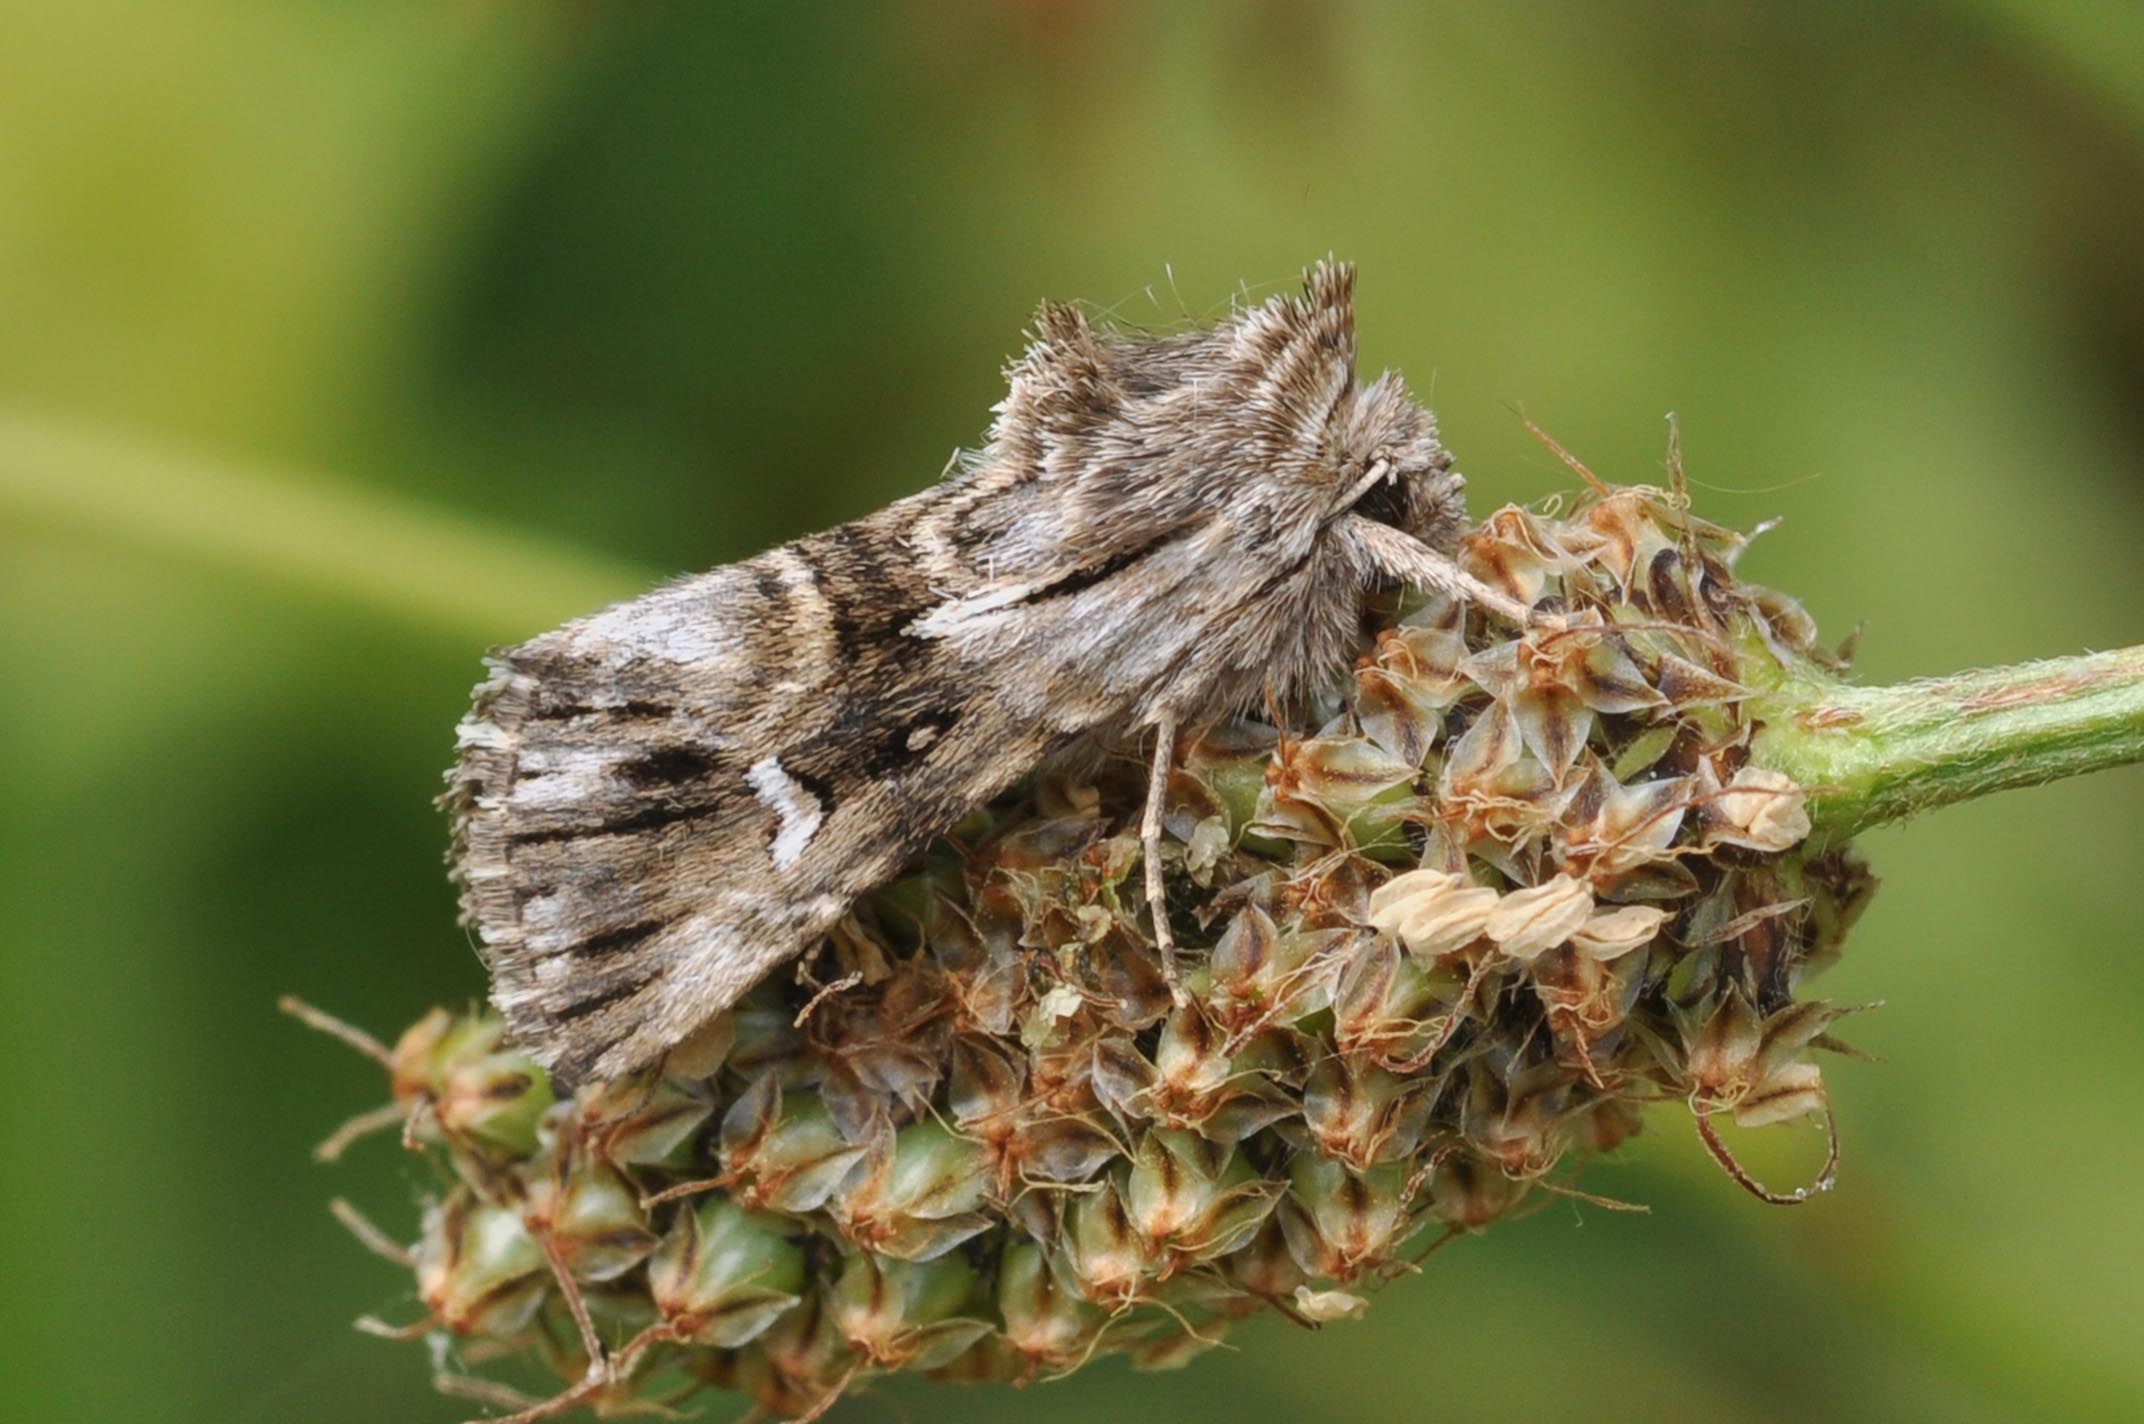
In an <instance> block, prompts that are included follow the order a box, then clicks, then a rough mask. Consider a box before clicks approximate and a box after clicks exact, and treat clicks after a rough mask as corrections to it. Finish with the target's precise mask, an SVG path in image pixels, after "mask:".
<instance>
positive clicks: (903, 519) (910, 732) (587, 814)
mask: <svg viewBox="0 0 2144 1424" xmlns="http://www.w3.org/2000/svg"><path fill="white" fill-rule="evenodd" d="M1352 292H1353V273H1352V270H1351V269H1350V268H1348V267H1345V266H1342V265H1338V264H1332V263H1327V264H1322V265H1320V266H1319V267H1317V268H1315V269H1313V270H1312V271H1311V272H1310V273H1308V274H1307V275H1306V279H1305V291H1304V294H1303V295H1302V296H1301V297H1277V298H1275V299H1273V300H1271V301H1268V302H1265V303H1263V304H1261V305H1258V306H1256V307H1252V308H1249V309H1247V310H1244V311H1241V312H1239V313H1237V314H1236V315H1234V316H1233V317H1231V318H1230V319H1229V320H1227V321H1224V322H1222V323H1220V324H1219V325H1216V326H1213V327H1210V328H1205V329H1201V330H1195V331H1189V332H1182V333H1175V334H1170V335H1164V336H1151V335H1142V334H1137V333H1105V332H1098V331H1096V330H1095V329H1093V328H1092V327H1091V326H1090V325H1089V323H1088V322H1087V320H1086V319H1085V317H1084V316H1083V315H1082V314H1081V313H1080V312H1078V311H1077V310H1076V309H1074V308H1070V307H1049V308H1045V309H1044V311H1043V313H1042V314H1041V315H1040V316H1039V317H1038V318H1037V321H1036V325H1035V329H1034V332H1033V340H1032V342H1031V344H1030V345H1029V346H1028V348H1027V350H1026V351H1025V352H1024V353H1023V354H1022V355H1021V356H1020V357H1019V358H1018V359H1017V360H1016V361H1015V362H1014V363H1013V364H1012V366H1011V367H1010V368H1009V371H1008V377H1009V390H1008V393H1007V395H1006V398H1005V400H1004V401H1003V402H1002V403H1001V404H1000V406H999V407H998V416H997V420H996V422H995V423H994V425H993V426H992V429H991V432H990V438H989V441H988V443H987V444H986V445H985V446H984V448H983V449H982V450H981V451H980V452H979V453H978V454H976V455H975V456H973V457H972V458H968V459H964V460H962V461H959V462H956V465H955V466H954V468H952V469H951V470H950V471H949V472H948V473H947V475H946V476H945V477H944V478H943V479H941V481H940V482H939V483H938V484H936V485H934V486H932V487H931V488H929V489H927V490H925V491H923V492H922V493H919V494H917V495H913V496H910V497H909V498H907V499H903V500H901V501H899V502H897V503H895V504H893V505H891V506H889V507H887V508H885V509H883V510H880V511H878V512H877V513H875V514H872V515H870V516H868V517H866V518H864V519H861V520H858V521H856V522H854V523H851V524H845V525H842V526H840V527H838V528H835V529H832V530H828V531H826V532H825V533H821V534H815V535H812V536H810V537H808V538H805V539H801V540H798V541H797V542H795V543H793V544H788V545H785V546H783V547H781V548H778V549H775V550H772V551H770V552H768V553H765V554H762V555H760V556H759V557H757V558H754V559H751V560H748V561H746V562H744V563H740V564H735V565H731V566H728V567H725V568H721V569H716V570H714V571H713V572H711V573H706V574H701V575H697V576H694V577H690V578H685V579H682V580H679V581H678V582H676V583H673V584H670V585H668V586H667V587H665V588H662V589H659V590H657V591H656V592H654V593H651V594H648V595H647V596H645V597H643V598H639V599H635V600H632V601H630V602H626V603H621V604H618V605H616V606H614V607H612V608H609V609H606V610H603V611H602V612H599V613H596V614H593V615H591V616H589V617H587V618H583V619H580V620H578V621H576V622H573V623H569V624H567V625H566V626H565V627H563V628H560V629H557V630H555V631H553V632H550V633H546V634H544V635H542V636H541V637H538V638H535V639H532V640H531V641H529V642H527V643H524V644H522V645H520V646H519V647H516V648H512V649H508V650H506V651H504V652H502V653H500V654H498V655H497V656H496V658H495V660H494V662H493V671H494V675H493V677H492V678H491V679H490V680H489V681H487V682H486V683H484V684H483V685H482V686H480V687H479V688H478V689H477V693H476V698H475V704H474V706H473V707H472V709H471V711H470V713H469V716H468V718H467V719H466V720H465V721H464V722H463V723H462V728H461V740H460V751H461V757H460V762H459V764H458V765H457V766H456V767H455V769H454V770H453V771H452V772H451V773H450V777H449V779H450V789H449V791H448V794H447V797H446V798H445V799H446V803H447V805H448V806H449V808H450V809H451V811H452V814H453V818H454V827H455V834H454V847H453V851H452V854H451V859H452V863H453V866H454V873H455V877H456V879H457V881H458V882H459V884H460V887H461V898H462V908H463V913H464V918H465V919H466V920H467V922H468V923H470V924H471V925H472V926H473V927H474V929H475V930H476V933H477V936H478V938H479V940H480V942H481V945H482V948H483V954H484V958H485V960H486V962H487V964H488V965H489V966H490V969H491V972H492V976H493V990H492V995H493V998H494V1000H495V1001H496V1002H497V1004H498V1005H499V1007H500V1009H501V1011H502V1012H503V1013H505V1015H506V1016H507V1019H508V1021H509V1023H510V1024H511V1025H512V1026H513V1029H514V1031H515V1033H516V1034H517V1035H518V1036H519V1037H520V1038H521V1039H522V1040H523V1041H524V1042H525V1043H526V1044H527V1045H528V1046H529V1048H530V1049H531V1050H532V1051H533V1052H534V1053H535V1054H536V1055H537V1057H539V1058H540V1059H542V1060H543V1061H544V1062H545V1063H546V1064H548V1065H549V1066H551V1067H552V1068H553V1069H554V1070H555V1071H557V1072H559V1073H561V1074H562V1075H565V1076H566V1077H568V1078H572V1077H578V1076H583V1075H588V1074H594V1075H598V1076H613V1075H618V1074H623V1073H627V1072H631V1071H635V1070H638V1069H641V1068H644V1067H646V1066H648V1065H649V1064H651V1063H653V1062H655V1061H657V1060H658V1059H660V1058H661V1057H662V1056H663V1055H664V1054H665V1053H666V1052H667V1051H668V1050H670V1049H671V1048H672V1047H674V1046H676V1045H677V1044H678V1043H680V1042H682V1041H683V1040H684V1039H686V1038H687V1037H688V1036H689V1035H690V1034H692V1033H693V1032H694V1031H695V1030H697V1029H698V1028H699V1027H701V1026H702V1025H703V1024H705V1023H706V1022H707V1021H708V1020H709V1019H711V1018H712V1017H713V1016H714V1015H716V1014H718V1013H720V1012H721V1011H722V1010H723V1009H724V1008H726V1007H727V1006H728V1005H729V1004H730V1003H732V1002H733V1001H734V1000H735V999H736V998H737V997H738V996H739V995H741V994H742V993H744V992H745V991H746V990H747V989H749V988H750V987H751V986H752V985H753V984H754V983H756V982H757V981H758V980H759V979H761V978H762V977H764V976H765V975H766V974H767V973H768V972H769V971H770V970H772V969H773V968H775V967H776V966H778V965H780V964H781V963H783V962H785V961H786V960H788V959H791V958H793V957H795V956H796V955H797V954H799V953H801V952H802V951H804V950H805V949H807V948H808V947H810V946H811V945H812V944H813V943H814V942H816V941H817V939H818V938H819V937H820V936H821V935H822V934H823V933H824V932H825V931H826V930H827V929H828V928H829V927H830V926H831V925H832V924H833V923H834V921H835V920H837V919H838V918H839V917H840V916H841V915H842V914H844V913H845V912H846V911H847V910H848V908H849V907H850V906H851V905H852V904H853V903H854V901H855V899H856V898H857V897H858V896H860V895H862V894H864V893H865V892H867V891H869V890H870V889H872V888H873V887H874V886H876V885H878V884H880V883H882V882H884V881H885V880H887V879H889V878H890V877H892V876H893V875H894V874H896V873H897V872H898V871H899V869H900V868H901V866H902V864H903V863H904V862H905V861H907V860H908V859H910V858H911V857H912V856H914V855H915V854H916V853H917V852H918V851H920V850H921V849H922V848H923V847H924V845H925V844H926V843H927V842H928V841H929V840H930V839H931V838H932V837H933V836H935V835H937V834H939V833H940V832H942V831H943V830H945V829H946V828H947V827H948V826H950V825H952V824H953V823H954V822H955V821H957V820H959V819H960V818H961V817H962V816H963V815H965V814H966V813H967V812H968V811H970V810H972V809H974V808H975V807H976V806H978V805H980V804H981V803H983V802H984V801H987V800H989V799H990V798H991V797H993V796H995V795H997V794H998V793H1000V792H1001V791H1003V790H1005V789H1006V788H1007V787H1009V786H1010V785H1011V784H1012V783H1013V782H1015V781H1016V780H1018V779H1019V778H1020V777H1021V776H1022V775H1024V774H1025V773H1026V772H1028V771H1029V770H1030V769H1032V768H1033V766H1034V765H1035V764H1036V763H1037V762H1038V761H1040V760H1042V759H1043V758H1044V757H1045V756H1047V755H1049V754H1050V753H1051V752H1052V751H1053V750H1055V749H1057V748H1059V747H1061V746H1063V745H1064V744H1065V743H1066V742H1068V741H1070V740H1072V739H1074V738H1078V737H1081V736H1084V735H1090V734H1096V735H1124V734H1132V733H1140V732H1142V731H1144V730H1146V729H1152V730H1153V731H1154V733H1155V736H1154V741H1155V744H1156V745H1155V756H1156V761H1157V767H1158V768H1162V769H1164V770H1163V772H1162V774H1163V776H1164V777H1165V768H1166V764H1167V763H1166V758H1167V756H1168V753H1169V750H1170V744H1171V742H1172V740H1173V737H1174V734H1175V731H1176V729H1177V727H1178V726H1179V725H1184V724H1191V723H1196V722H1198V721H1200V720H1203V719H1207V718H1211V717H1215V716H1219V715H1221V714H1224V713H1226V712H1229V711H1231V710H1234V709H1236V708H1238V707H1242V706H1245V705H1249V704H1254V703H1256V702H1258V701H1260V700H1262V699H1263V698H1265V697H1267V696H1268V695H1272V696H1275V697H1278V698H1279V699H1280V700H1281V701H1282V702H1283V704H1284V705H1286V704H1288V703H1291V702H1294V701H1296V700H1299V699H1300V698H1301V697H1302V696H1304V695H1306V694H1307V693H1309V692H1311V691H1314V690H1315V689H1316V688H1318V687H1319V686H1321V685H1322V684H1323V683H1324V682H1326V681H1327V680H1329V679H1331V678H1333V677H1335V676H1337V675H1339V674H1341V673H1342V672H1344V670H1345V667H1346V662H1347V658H1348V654H1349V649H1350V647H1351V645H1352V643H1353V641H1354V640H1355V638H1356V637H1358V636H1359V634H1360V631H1361V629H1360V620H1361V607H1362V597H1363V594H1364V592H1365V590H1366V588H1368V587H1370V586H1373V585H1375V584H1377V583H1379V582H1394V581H1399V580H1402V579H1405V580H1411V581H1424V582H1428V583H1431V584H1433V585H1435V586H1437V587H1439V588H1443V589H1445V590H1447V591H1452V592H1457V593H1459V594H1461V595H1462V596H1469V597H1474V598H1476V599H1477V600H1482V601H1484V606H1487V607H1489V608H1492V609H1493V610H1494V611H1497V612H1499V613H1504V614H1507V615H1512V616H1523V615H1524V610H1523V609H1522V608H1519V607H1518V606H1517V605H1515V604H1512V603H1511V602H1510V601H1509V600H1508V599H1505V598H1503V597H1502V596H1501V595H1498V594H1496V593H1495V592H1494V591H1493V590H1489V589H1486V588H1484V587H1483V586H1481V585H1480V584H1478V583H1476V582H1474V581H1473V580H1471V579H1469V578H1467V576H1466V575H1464V574H1463V573H1462V572H1461V571H1460V570H1459V569H1458V568H1457V567H1456V566H1455V565H1454V564H1453V563H1452V561H1451V559H1450V558H1449V557H1448V555H1447V553H1446V551H1448V550H1449V549H1451V548H1452V547H1453V546H1454V544H1455V542H1456V540H1457V538H1458V535H1459V532H1460V529H1461V524H1462V520H1463V511H1462V509H1461V506H1460V503H1459V497H1458V488H1459V481H1458V479H1457V477H1456V476H1454V475H1452V474H1451V473H1450V463H1451V461H1450V457H1449V456H1448V455H1447V454H1446V453H1445V451H1444V449H1443V447H1442V446H1441V445H1439V444H1438V442H1437V439H1436V427H1435V424H1434V421H1433V420H1432V418H1431V417H1430V415H1429V412H1427V411H1426V410H1424V409H1422V408H1421V407H1420V406H1418V405H1416V404H1415V403H1414V402H1413V400H1412V399H1411V398H1409V397H1408V396H1407V394H1406V391H1405V388H1404V387H1403V386H1402V385H1400V383H1399V382H1398V380H1397V379H1396V378H1395V377H1392V376H1390V375H1387V376H1385V377H1383V378H1381V379H1379V380H1378V381H1377V382H1375V383H1373V384H1372V385H1371V386H1369V387H1368V388H1359V387H1357V386H1356V384H1355V373H1354V349H1355V348H1354V323H1353V309H1352ZM1159 784H1165V783H1162V782H1160V781H1157V785H1159ZM1150 801H1152V802H1153V804H1151V805H1150V806H1149V807H1148V811H1147V815H1146V816H1145V818H1144V823H1143V825H1142V832H1143V839H1144V842H1145V846H1146V854H1147V857H1148V869H1147V872H1146V882H1147V887H1148V891H1149V899H1150V901H1151V903H1152V907H1153V908H1152V912H1153V916H1154V920H1153V924H1154V933H1155V935H1156V938H1157V941H1158V942H1159V944H1160V945H1161V947H1162V948H1163V950H1164V951H1165V953H1164V958H1165V960H1168V961H1171V962H1173V954H1172V953H1170V952H1169V951H1171V948H1172V946H1171V940H1170V936H1169V927H1168V922H1167V912H1166V905H1165V902H1164V898H1163V893H1162V892H1163V880H1162V876H1161V874H1160V866H1161V854H1162V847H1161V817H1160V814H1159V801H1158V799H1157V798H1150Z"/></svg>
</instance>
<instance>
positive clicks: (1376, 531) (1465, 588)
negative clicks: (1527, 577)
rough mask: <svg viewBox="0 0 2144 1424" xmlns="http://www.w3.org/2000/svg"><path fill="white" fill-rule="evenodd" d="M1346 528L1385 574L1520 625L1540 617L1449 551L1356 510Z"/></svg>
mask: <svg viewBox="0 0 2144 1424" xmlns="http://www.w3.org/2000/svg"><path fill="white" fill-rule="evenodd" d="M1347 529H1348V533H1349V534H1351V535H1353V536H1354V539H1355V542H1356V545H1357V547H1358V548H1360V549H1361V550H1362V552H1363V554H1364V555H1365V556H1366V557H1367V559H1368V561H1369V563H1370V566H1371V567H1372V568H1374V569H1376V570H1377V571H1378V572H1379V573H1381V574H1383V575H1384V576H1385V577H1386V578H1391V579H1398V580H1399V581H1400V582H1402V583H1411V584H1414V585H1415V586H1417V587H1419V588H1433V589H1435V590H1437V591H1438V592H1439V593H1448V594H1450V595H1451V596H1452V597H1454V598H1458V599H1463V600H1465V601H1466V602H1468V603H1471V604H1473V605H1474V606H1475V607H1476V608H1481V609H1486V610H1487V611H1488V612H1491V613H1494V614H1497V615H1498V616H1500V617H1504V618H1508V619H1510V620H1511V621H1512V622H1514V623H1516V624H1518V625H1519V626H1520V627H1522V628H1524V627H1527V626H1529V625H1531V624H1533V623H1536V622H1539V621H1541V620H1540V619H1538V618H1536V617H1535V615H1534V611H1533V610H1532V609H1531V608H1528V607H1527V606H1526V605H1525V604H1523V603H1521V602H1519V601H1518V600H1517V599H1516V598H1513V597H1512V596H1511V595H1510V594H1508V593H1504V592H1502V591H1500V590H1498V589H1493V588H1491V587H1489V585H1487V584H1485V583H1483V582H1482V581H1481V580H1480V579H1478V578H1476V577H1474V575H1472V574H1470V573H1468V572H1467V571H1466V570H1465V569H1462V568H1461V567H1459V563H1458V561H1457V560H1455V559H1454V558H1452V556H1451V555H1449V554H1440V553H1438V552H1437V551H1436V550H1435V549H1432V548H1430V547H1429V545H1427V544H1425V543H1423V542H1422V541H1421V540H1419V539H1417V538H1415V537H1414V536H1413V535H1411V534H1408V533H1406V532H1405V531H1403V530H1399V529H1395V528H1393V527H1392V526H1391V525H1389V524H1379V523H1378V522H1377V521H1376V520H1374V519H1365V518H1363V517H1362V516H1361V515H1359V514H1351V515H1349V516H1347Z"/></svg>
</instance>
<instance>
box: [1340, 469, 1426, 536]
mask: <svg viewBox="0 0 2144 1424" xmlns="http://www.w3.org/2000/svg"><path fill="white" fill-rule="evenodd" d="M1379 463H1384V462H1382V461H1380V462H1379ZM1371 468H1372V469H1374V468H1375V466H1374V465H1373V466H1372V467H1371ZM1417 478H1418V476H1417V475H1415V474H1413V473H1410V472H1408V471H1404V470H1402V469H1400V468H1399V467H1398V466H1397V465H1388V466H1387V468H1386V471H1385V477H1384V478H1383V479H1380V480H1375V481H1370V482H1369V483H1368V485H1367V487H1366V488H1365V489H1364V490H1363V492H1362V495H1361V497H1360V498H1358V499H1357V500H1356V501H1355V509H1354V512H1355V513H1357V514H1359V515H1361V516H1362V517H1363V518H1365V519H1372V520H1375V521H1376V522H1377V523H1379V524H1389V525H1391V526H1392V527H1393V528H1395V529H1404V528H1406V527H1407V520H1408V515H1409V513H1410V511H1411V509H1412V506H1413V504H1414V499H1413V495H1414V488H1413V486H1414V481H1415V480H1416V479H1417Z"/></svg>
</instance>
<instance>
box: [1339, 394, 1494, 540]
mask: <svg viewBox="0 0 2144 1424" xmlns="http://www.w3.org/2000/svg"><path fill="white" fill-rule="evenodd" d="M1329 449H1330V451H1331V453H1332V455H1333V456H1334V458H1335V461H1336V470H1335V474H1336V476H1337V478H1336V479H1335V480H1334V482H1333V489H1332V504H1331V506H1330V508H1329V509H1328V511H1327V517H1328V518H1329V519H1331V518H1338V517H1339V516H1341V515H1344V514H1354V515H1360V516H1361V517H1363V518H1365V519H1369V520H1373V521H1375V522H1376V523H1379V524H1389V525H1391V526H1392V527H1393V528H1395V529H1399V530H1402V531H1403V532H1405V533H1407V534H1411V535H1413V536H1414V537H1415V538H1417V539H1419V540H1421V541H1422V542H1423V543H1425V544H1427V545H1429V546H1430V547H1431V548H1433V549H1447V550H1448V549H1450V548H1452V547H1453V546H1454V545H1455V544H1457V542H1458V540H1459V536H1460V533H1461V532H1462V531H1463V530H1464V528H1465V526H1466V502H1465V500H1464V498H1463V496H1462V494H1461V491H1463V490H1464V489H1465V488H1466V477H1465V476H1464V475H1462V474H1460V473H1459V472H1458V471H1457V470H1455V469H1453V468H1452V452H1451V451H1449V450H1447V449H1445V448H1444V445H1443V443H1442V442H1440V441H1439V440H1438V439H1437V420H1436V417H1435V416H1433V415H1431V414H1430V413H1429V411H1428V410H1426V409H1424V408H1423V407H1422V406H1420V405H1418V404H1416V402H1415V400H1414V397H1413V396H1411V395H1410V394H1408V391H1407V387H1406V385H1405V384H1404V383H1403V382H1402V381H1401V380H1400V378H1399V376H1398V375H1397V374H1396V373H1394V372H1391V371H1387V372H1386V373H1385V374H1384V375H1382V376H1380V377H1378V378H1377V380H1376V381H1375V382H1374V383H1372V384H1371V385H1369V386H1368V387H1365V388H1364V389H1361V390H1358V391H1356V392H1355V393H1354V398H1353V399H1352V400H1351V401H1348V402H1345V403H1343V405H1342V407H1341V408H1340V409H1339V410H1338V411H1336V412H1335V420H1334V424H1333V429H1332V431H1331V441H1330V446H1329Z"/></svg>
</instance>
